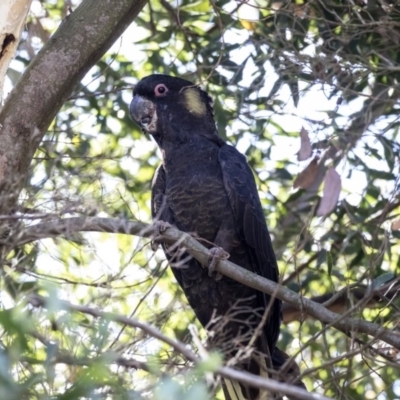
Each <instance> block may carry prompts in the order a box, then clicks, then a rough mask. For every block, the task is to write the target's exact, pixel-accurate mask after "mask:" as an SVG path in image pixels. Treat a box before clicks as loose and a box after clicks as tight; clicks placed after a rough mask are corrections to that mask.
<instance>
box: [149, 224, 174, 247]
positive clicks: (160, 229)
mask: <svg viewBox="0 0 400 400" xmlns="http://www.w3.org/2000/svg"><path fill="white" fill-rule="evenodd" d="M153 226H154V237H155V238H154V239H153V240H152V241H151V243H150V246H151V249H152V250H153V251H156V250H157V249H158V246H159V245H160V243H161V242H160V241H159V240H157V237H158V236H161V235H162V234H163V233H164V232H165V231H166V230H167V229H168V228H171V227H172V225H171V224H170V223H169V222H166V221H161V220H158V221H155V222H154V223H153Z"/></svg>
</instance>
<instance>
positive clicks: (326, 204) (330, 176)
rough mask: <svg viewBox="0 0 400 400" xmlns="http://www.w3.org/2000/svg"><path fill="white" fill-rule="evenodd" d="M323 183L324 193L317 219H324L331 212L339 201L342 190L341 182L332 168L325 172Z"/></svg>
mask: <svg viewBox="0 0 400 400" xmlns="http://www.w3.org/2000/svg"><path fill="white" fill-rule="evenodd" d="M324 182H325V183H324V191H323V193H322V199H321V202H320V203H319V207H318V210H317V215H318V216H319V217H325V216H326V215H328V214H329V213H330V212H332V211H333V209H334V208H335V207H336V204H337V202H338V200H339V195H340V190H341V189H342V180H341V179H340V175H339V174H338V173H337V172H336V170H335V169H334V168H329V169H328V171H326V174H325V180H324Z"/></svg>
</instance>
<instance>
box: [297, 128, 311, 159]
mask: <svg viewBox="0 0 400 400" xmlns="http://www.w3.org/2000/svg"><path fill="white" fill-rule="evenodd" d="M311 155H312V148H311V141H310V138H309V137H308V131H307V129H304V128H301V131H300V150H299V152H298V153H297V159H298V160H299V161H304V160H307V159H308V158H310V157H311Z"/></svg>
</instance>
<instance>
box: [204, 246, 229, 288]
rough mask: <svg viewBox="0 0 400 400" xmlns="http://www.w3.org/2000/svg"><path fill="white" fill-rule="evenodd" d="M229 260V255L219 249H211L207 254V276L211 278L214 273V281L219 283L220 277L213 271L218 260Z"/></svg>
mask: <svg viewBox="0 0 400 400" xmlns="http://www.w3.org/2000/svg"><path fill="white" fill-rule="evenodd" d="M227 258H229V254H228V253H227V252H226V251H224V250H223V249H221V247H213V248H211V249H210V251H209V253H208V275H209V276H213V275H214V273H215V280H216V281H219V280H220V279H221V278H222V275H221V274H220V273H219V272H218V271H215V268H216V267H217V264H218V261H219V260H226V259H227Z"/></svg>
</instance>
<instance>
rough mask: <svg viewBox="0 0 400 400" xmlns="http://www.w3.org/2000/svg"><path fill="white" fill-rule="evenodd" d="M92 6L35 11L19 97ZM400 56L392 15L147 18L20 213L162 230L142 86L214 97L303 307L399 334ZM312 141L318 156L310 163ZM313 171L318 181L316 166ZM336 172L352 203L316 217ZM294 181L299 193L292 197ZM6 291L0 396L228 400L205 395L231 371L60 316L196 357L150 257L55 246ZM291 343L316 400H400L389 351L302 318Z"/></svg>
mask: <svg viewBox="0 0 400 400" xmlns="http://www.w3.org/2000/svg"><path fill="white" fill-rule="evenodd" d="M79 4H80V1H74V0H65V1H62V0H58V1H57V0H46V1H45V0H41V1H39V0H34V1H33V3H32V9H31V12H30V14H29V17H28V21H27V25H26V30H25V32H24V36H23V40H22V42H21V44H20V47H19V51H18V54H17V57H16V59H15V60H14V61H13V62H12V64H11V67H10V69H9V71H8V80H7V88H8V89H7V90H10V89H11V88H12V87H13V85H14V84H15V83H16V81H17V80H18V78H19V77H20V75H21V74H22V73H23V72H24V70H25V69H26V67H27V66H28V65H29V63H30V61H31V60H32V59H33V58H34V57H35V55H36V54H37V52H38V51H39V50H40V48H41V47H42V46H43V44H44V43H45V42H46V41H47V40H49V38H50V36H51V34H52V33H53V32H54V31H55V30H56V29H57V26H58V25H59V24H60V23H61V21H62V20H63V19H64V18H68V14H69V13H71V12H73V10H74V9H75V8H76V7H77V6H78V5H79ZM399 45H400V2H398V1H385V0H379V1H378V0H329V1H323V0H311V1H306V0H304V1H298V0H297V1H291V0H282V1H263V0H249V1H243V2H240V1H228V0H221V1H215V0H211V1H202V0H200V1H195V2H194V1H190V0H177V1H172V0H171V1H168V0H159V1H156V0H154V1H150V2H149V3H148V4H147V5H146V7H145V8H144V9H143V10H142V12H141V14H140V15H139V17H138V18H137V20H136V21H135V23H134V24H133V25H132V26H131V27H130V28H129V29H128V30H127V31H126V32H125V33H124V35H123V37H122V38H121V39H120V40H118V41H117V42H116V43H115V45H114V46H113V47H112V48H111V49H110V50H109V51H108V52H107V54H106V55H105V56H104V57H103V58H102V60H101V61H100V62H99V63H98V64H97V65H96V66H95V67H94V68H92V69H91V70H90V72H89V73H88V74H87V76H86V77H85V78H84V79H83V80H82V82H81V83H80V85H79V87H77V88H76V89H75V91H74V93H73V95H72V96H71V98H70V99H69V101H68V102H67V103H65V104H64V106H63V107H62V109H61V110H60V112H59V114H58V115H57V117H56V119H55V120H54V121H53V123H52V125H51V127H50V128H49V131H48V132H47V134H46V137H45V139H44V141H43V142H42V144H41V145H40V148H39V149H38V150H37V153H36V155H35V158H34V162H33V164H32V168H31V171H30V175H29V179H28V181H27V183H26V186H25V189H24V191H23V193H22V195H21V212H22V213H24V214H26V215H28V216H30V217H31V218H32V220H31V221H29V220H28V222H26V223H27V224H32V223H35V222H36V221H37V220H40V219H42V220H46V219H49V218H51V217H52V216H55V215H57V216H63V217H66V216H76V215H90V216H110V217H115V218H128V219H132V220H140V221H144V222H149V221H150V204H149V202H150V186H151V179H152V176H153V173H154V169H155V168H156V166H157V165H158V164H159V158H160V154H159V153H158V151H157V150H156V146H155V144H154V143H153V142H152V141H151V139H150V138H148V137H145V136H144V135H143V134H142V133H141V132H140V131H139V130H138V128H137V126H136V125H135V124H134V123H133V122H132V120H131V118H130V116H129V110H128V107H129V103H130V100H131V96H132V87H133V85H134V84H135V83H136V82H138V80H140V79H141V78H142V77H144V76H146V75H148V74H151V73H164V74H171V75H174V76H181V77H184V78H186V79H189V80H192V81H194V82H196V83H200V84H201V85H202V86H203V87H204V88H205V89H206V90H207V91H208V92H209V93H210V95H211V96H212V97H213V98H214V100H215V119H216V122H217V125H218V129H219V131H220V133H221V135H222V136H223V137H224V138H226V139H227V140H228V141H230V142H231V143H233V144H234V145H235V146H237V147H238V149H239V150H240V151H242V152H243V153H245V154H246V156H247V158H248V160H249V163H250V164H251V166H252V167H253V169H254V172H255V174H256V176H257V181H258V184H259V189H260V196H261V199H262V203H263V206H264V210H265V216H266V219H267V222H268V224H269V228H270V230H271V233H272V236H273V241H274V247H275V251H276V253H277V256H278V259H279V266H280V271H281V277H282V280H283V282H284V284H285V285H287V286H288V287H289V288H290V289H292V290H294V291H296V292H298V293H301V294H302V295H304V296H306V297H309V298H311V297H313V296H318V295H328V294H331V293H336V292H339V291H343V293H344V294H345V295H346V296H345V297H346V299H347V300H346V303H345V307H346V309H348V310H350V311H351V313H352V314H353V315H355V316H359V317H362V318H365V319H367V320H370V321H373V322H376V323H378V324H381V325H382V326H386V327H387V328H390V329H397V325H398V316H399V314H398V313H399V309H398V301H397V300H396V299H395V295H396V293H397V286H396V285H397V280H396V276H397V274H398V269H399V266H400V257H399V254H400V246H399V243H398V239H399V237H400V230H399V228H400V227H399V225H400V224H399V223H398V221H397V222H396V218H398V217H399V204H400V196H399V154H400V144H399V142H398V130H399V104H400V103H399V97H400V90H399V82H400V63H399V61H400V52H399V51H398V49H399ZM302 130H303V134H304V137H305V140H306V142H307V140H309V141H310V143H311V146H312V148H311V152H310V154H308V155H307V156H306V157H303V159H304V160H302V161H299V160H298V155H297V153H298V151H299V149H300V147H303V145H304V143H303V144H302V145H301V140H300V132H301V131H302ZM314 157H317V160H319V162H318V163H317V162H315V165H316V168H314V170H313V169H312V168H310V167H308V168H306V167H307V165H309V163H310V161H311V160H312V159H313V158H314ZM327 168H335V170H336V171H337V173H338V174H339V176H340V180H341V182H340V183H341V191H340V193H339V192H338V189H335V188H330V187H329V185H330V183H329V182H328V181H326V182H325V186H326V191H327V196H328V197H329V196H330V197H333V198H334V197H335V196H339V195H340V199H339V201H338V202H337V204H336V205H334V207H333V209H332V211H331V212H326V213H324V215H323V216H322V217H318V216H317V215H316V212H317V208H318V203H319V201H320V199H321V196H322V188H323V183H322V181H323V179H324V176H325V172H326V170H327ZM300 173H302V174H303V175H302V176H303V179H304V177H306V178H307V179H306V183H304V182H303V184H302V185H300V188H298V189H293V182H294V180H295V178H296V176H298V175H299V174H300ZM335 203H336V202H335ZM392 228H393V229H392ZM0 284H1V295H0V300H1V305H2V311H0V326H1V342H0V358H1V362H0V393H2V396H1V397H2V398H7V399H36V398H37V399H50V398H52V399H53V398H57V399H65V400H66V399H78V398H91V399H92V398H93V399H103V398H104V399H106V398H110V399H111V398H113V399H142V398H143V399H147V398H149V399H161V398H162V399H165V400H166V399H188V398H190V399H205V398H207V397H208V396H210V398H215V397H216V396H217V397H218V396H219V397H218V398H222V397H221V393H219V392H217V394H211V395H207V391H206V390H205V383H204V382H203V380H202V379H199V378H200V377H201V376H203V374H204V371H209V370H212V369H213V368H215V367H216V366H217V365H219V364H218V363H219V361H218V360H219V359H218V360H217V359H216V360H217V361H215V360H214V362H213V363H211V364H212V365H211V366H210V365H208V366H207V367H204V368H203V367H199V368H197V369H195V370H192V369H190V368H189V367H190V363H189V362H188V361H187V360H185V359H184V358H183V357H182V356H180V355H179V354H175V353H174V352H173V351H171V348H170V347H169V346H168V345H166V344H163V343H161V342H159V341H158V340H155V339H153V338H151V337H150V336H148V335H147V334H144V333H143V332H141V331H139V330H134V329H132V328H127V327H123V326H121V325H118V324H116V323H114V322H112V321H107V320H103V319H99V318H94V317H91V316H89V315H85V314H82V313H77V312H72V311H71V312H66V311H65V310H63V309H62V307H61V306H60V304H59V302H58V299H59V298H62V299H67V300H69V301H71V302H73V303H76V304H85V305H90V306H92V307H95V308H99V309H101V310H106V311H112V312H117V313H119V314H122V315H125V316H130V317H134V318H137V319H139V320H141V321H146V322H148V323H150V324H152V325H154V326H156V327H158V328H159V329H161V330H162V331H163V332H164V333H165V334H167V335H168V336H171V337H173V338H176V339H178V340H181V341H183V342H187V343H192V337H191V335H190V333H189V330H188V326H189V325H190V324H197V322H196V320H195V318H194V315H193V313H192V311H191V310H190V308H189V307H188V305H187V302H186V300H185V298H184V297H183V294H182V292H181V290H180V289H179V287H178V285H177V284H176V282H175V281H174V279H173V278H172V274H171V272H170V271H169V270H168V269H167V264H166V262H165V259H164V255H163V253H162V252H161V251H160V250H159V251H157V252H156V253H153V252H152V251H151V249H150V246H149V241H148V240H143V239H139V238H135V237H129V236H124V235H111V234H94V233H93V234H89V233H85V234H82V235H71V236H70V237H67V238H65V239H55V240H53V239H46V240H42V241H40V242H38V243H36V244H35V245H27V246H24V247H22V248H17V249H15V250H14V251H13V252H12V253H11V254H9V257H8V261H7V264H6V265H5V266H4V268H3V269H2V270H1V283H0ZM380 288H384V289H383V290H382V291H380V301H379V302H376V301H375V302H372V303H373V304H371V301H370V300H371V299H370V296H369V295H370V294H371V290H372V289H380ZM30 293H39V294H42V295H46V296H50V302H49V304H50V305H51V307H50V308H49V309H48V310H46V311H45V310H38V309H34V308H32V307H27V306H26V305H25V303H24V299H25V298H26V296H27V295H28V294H30ZM355 293H358V296H355ZM360 293H361V294H360ZM360 299H361V301H360ZM342 306H343V304H342ZM341 312H344V309H343V308H342V309H341ZM199 330H200V336H201V337H202V338H203V339H204V338H205V333H204V332H203V331H201V329H200V327H199ZM356 339H357V340H356ZM359 339H362V340H365V341H366V342H367V343H368V346H362V345H360V342H359V341H358V340H359ZM280 345H281V347H282V348H283V349H286V351H287V352H288V353H289V354H290V355H292V356H294V357H295V358H296V361H297V362H299V363H300V367H301V370H302V372H303V375H304V382H305V383H306V385H307V388H308V389H309V390H311V391H315V392H318V393H323V394H325V395H327V396H330V397H332V398H335V399H354V400H358V399H360V400H361V399H379V400H385V399H395V398H400V376H399V375H400V374H399V364H398V361H397V360H398V354H397V351H395V350H394V349H391V348H389V347H388V346H387V345H386V344H385V343H382V342H380V341H379V338H376V340H371V338H365V337H362V336H361V335H358V334H357V333H353V334H349V337H347V336H345V335H344V334H343V333H340V332H338V331H337V330H335V329H332V328H330V327H328V328H327V327H325V326H324V325H323V324H322V323H320V322H319V321H315V320H309V319H307V320H305V321H302V322H299V321H292V322H290V323H285V324H284V325H282V334H281V339H280ZM119 358H121V359H119ZM122 358H123V359H124V360H125V361H126V360H130V359H134V360H138V361H140V362H145V363H146V368H145V369H136V368H130V367H129V366H128V365H127V364H126V362H125V364H124V362H123V360H122ZM118 360H119V361H118ZM121 360H122V361H121ZM202 368H203V369H202ZM146 369H147V370H146ZM160 382H161V383H160Z"/></svg>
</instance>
